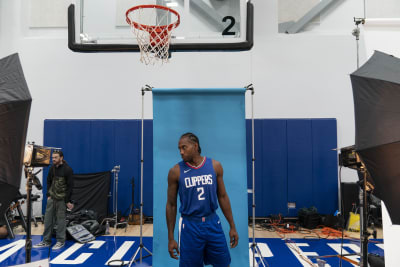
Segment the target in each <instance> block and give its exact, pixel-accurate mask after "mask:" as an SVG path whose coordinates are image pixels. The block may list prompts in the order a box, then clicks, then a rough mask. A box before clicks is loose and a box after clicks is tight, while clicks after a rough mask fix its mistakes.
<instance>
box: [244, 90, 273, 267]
mask: <svg viewBox="0 0 400 267" xmlns="http://www.w3.org/2000/svg"><path fill="white" fill-rule="evenodd" d="M246 90H250V91H251V150H252V159H251V162H252V194H253V203H252V234H253V241H252V243H251V251H252V252H253V265H252V266H253V267H256V265H255V264H256V263H257V266H259V265H260V263H261V265H262V266H264V267H266V266H268V263H267V262H266V260H265V259H264V258H263V256H262V254H261V251H260V248H259V247H258V245H257V243H256V238H255V227H256V192H255V170H254V164H255V160H256V159H255V156H254V109H253V96H254V87H253V85H252V84H250V85H248V86H246ZM256 253H257V255H258V256H259V257H260V260H259V262H257V260H256Z"/></svg>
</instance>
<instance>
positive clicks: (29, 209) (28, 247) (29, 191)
mask: <svg viewBox="0 0 400 267" xmlns="http://www.w3.org/2000/svg"><path fill="white" fill-rule="evenodd" d="M33 177H34V174H33V167H28V168H26V203H27V206H26V209H27V217H28V218H27V227H26V240H25V262H26V263H28V262H31V250H32V237H31V219H32V200H31V194H32V185H33Z"/></svg>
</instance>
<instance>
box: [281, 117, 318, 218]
mask: <svg viewBox="0 0 400 267" xmlns="http://www.w3.org/2000/svg"><path fill="white" fill-rule="evenodd" d="M287 146H288V202H295V203H296V207H297V208H303V207H310V206H312V205H313V202H312V199H313V196H312V193H313V187H312V184H313V183H312V181H313V177H312V168H313V166H312V163H313V162H312V136H311V120H288V121H287ZM296 214H297V212H294V214H290V215H296Z"/></svg>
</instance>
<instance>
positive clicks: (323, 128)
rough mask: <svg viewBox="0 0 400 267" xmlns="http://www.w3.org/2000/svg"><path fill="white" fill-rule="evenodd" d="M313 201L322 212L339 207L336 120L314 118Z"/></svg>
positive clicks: (330, 211) (328, 211)
mask: <svg viewBox="0 0 400 267" xmlns="http://www.w3.org/2000/svg"><path fill="white" fill-rule="evenodd" d="M311 126H312V137H313V138H312V140H313V143H312V149H313V152H312V153H313V188H314V191H313V203H315V206H316V208H317V209H318V211H319V212H320V213H323V214H328V213H332V211H334V210H336V209H338V205H337V203H338V189H336V190H335V188H338V176H337V166H338V162H337V152H336V150H333V148H336V147H337V141H336V135H334V134H333V133H336V120H333V119H330V120H329V119H320V120H318V119H314V120H312V124H311Z"/></svg>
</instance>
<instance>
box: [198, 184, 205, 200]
mask: <svg viewBox="0 0 400 267" xmlns="http://www.w3.org/2000/svg"><path fill="white" fill-rule="evenodd" d="M197 192H200V193H199V195H198V197H199V200H204V199H206V198H205V197H204V196H203V195H204V187H198V188H197Z"/></svg>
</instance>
